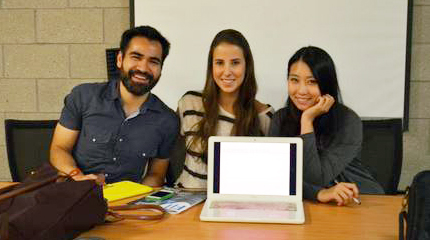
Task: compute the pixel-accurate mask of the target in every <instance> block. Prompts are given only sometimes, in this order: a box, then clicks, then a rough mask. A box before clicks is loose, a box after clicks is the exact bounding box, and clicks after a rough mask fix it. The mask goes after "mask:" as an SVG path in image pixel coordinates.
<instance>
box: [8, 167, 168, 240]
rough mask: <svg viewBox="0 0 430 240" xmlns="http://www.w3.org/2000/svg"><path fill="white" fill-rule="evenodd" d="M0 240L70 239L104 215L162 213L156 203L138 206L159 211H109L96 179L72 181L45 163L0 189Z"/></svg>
mask: <svg viewBox="0 0 430 240" xmlns="http://www.w3.org/2000/svg"><path fill="white" fill-rule="evenodd" d="M0 192H1V194H0V219H1V232H0V239H1V240H6V239H11V240H15V239H17V240H21V239H22V240H26V239H32V240H50V239H52V240H54V239H55V240H61V239H73V238H75V237H76V236H78V235H79V234H80V233H82V232H84V231H87V230H89V229H90V228H92V227H94V226H95V225H98V224H103V223H104V222H105V217H106V216H107V215H108V216H113V217H115V218H117V219H125V218H130V219H143V220H154V219H161V218H162V217H163V216H164V215H165V211H164V209H163V208H161V207H159V206H141V207H140V208H146V209H149V210H154V211H156V213H158V214H147V215H145V214H139V215H124V214H119V213H118V212H115V211H113V210H124V209H129V208H130V207H128V206H117V207H112V209H111V210H109V208H108V206H107V203H106V200H105V199H104V198H103V189H102V186H100V185H98V184H96V182H95V181H89V180H88V181H73V180H72V179H71V178H68V177H62V176H59V175H58V173H57V171H56V170H55V169H54V168H53V167H52V166H50V165H48V164H47V165H44V166H43V167H41V168H40V169H38V170H37V171H36V172H34V173H33V174H31V175H30V176H29V177H28V178H27V179H26V180H25V181H24V182H23V183H21V184H17V185H15V186H12V187H8V188H5V189H1V190H0Z"/></svg>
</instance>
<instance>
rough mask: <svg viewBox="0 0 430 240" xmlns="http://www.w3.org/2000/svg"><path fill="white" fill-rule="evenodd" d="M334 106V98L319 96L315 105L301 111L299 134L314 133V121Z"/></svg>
mask: <svg viewBox="0 0 430 240" xmlns="http://www.w3.org/2000/svg"><path fill="white" fill-rule="evenodd" d="M333 104H334V98H333V97H332V96H330V95H329V94H326V95H324V96H320V97H319V98H318V99H317V103H316V104H315V105H314V106H312V107H310V108H308V109H306V110H305V111H303V113H302V118H301V120H300V125H301V126H300V134H306V133H311V132H313V131H314V125H313V122H314V119H315V118H316V117H318V116H320V115H322V114H324V113H327V112H328V111H329V110H330V108H331V107H332V106H333Z"/></svg>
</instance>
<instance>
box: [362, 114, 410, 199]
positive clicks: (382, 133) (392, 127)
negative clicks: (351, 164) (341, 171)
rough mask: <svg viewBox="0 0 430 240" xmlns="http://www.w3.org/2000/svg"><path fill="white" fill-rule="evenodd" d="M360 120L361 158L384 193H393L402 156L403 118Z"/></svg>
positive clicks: (395, 189) (400, 169) (400, 167)
mask: <svg viewBox="0 0 430 240" xmlns="http://www.w3.org/2000/svg"><path fill="white" fill-rule="evenodd" d="M362 122H363V149H362V153H361V161H362V163H363V165H364V166H365V167H367V168H368V169H369V171H370V173H371V174H372V175H373V177H374V178H375V179H376V180H377V181H378V182H379V183H380V184H381V185H382V187H383V188H384V190H385V193H386V194H396V193H397V187H398V185H399V179H400V173H401V171H402V159H403V130H402V120H401V119H373V120H363V121H362Z"/></svg>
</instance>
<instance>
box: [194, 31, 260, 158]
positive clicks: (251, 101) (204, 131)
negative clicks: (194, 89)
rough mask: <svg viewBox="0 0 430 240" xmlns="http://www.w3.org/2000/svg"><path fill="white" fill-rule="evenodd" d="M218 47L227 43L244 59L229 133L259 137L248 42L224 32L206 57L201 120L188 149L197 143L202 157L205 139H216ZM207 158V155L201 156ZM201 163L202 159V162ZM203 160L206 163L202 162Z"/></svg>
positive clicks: (236, 34) (255, 85) (217, 37)
mask: <svg viewBox="0 0 430 240" xmlns="http://www.w3.org/2000/svg"><path fill="white" fill-rule="evenodd" d="M221 43H228V44H233V45H235V46H238V47H240V48H241V49H242V52H243V55H244V58H245V76H244V80H243V83H242V85H241V86H240V89H239V95H238V98H237V99H236V102H235V103H234V106H233V111H234V115H235V118H236V119H235V122H234V126H233V129H232V132H231V135H233V136H262V135H263V133H262V132H261V130H260V121H259V119H258V111H257V108H256V101H255V95H256V94H257V81H256V79H255V72H254V59H253V57H252V53H251V48H250V47H249V44H248V41H247V40H246V39H245V37H244V36H243V35H242V34H241V33H240V32H238V31H236V30H233V29H226V30H223V31H221V32H219V33H218V34H217V35H216V36H215V38H214V39H213V41H212V44H211V46H210V50H209V56H208V66H207V71H206V83H205V87H204V89H203V92H202V101H203V107H204V116H203V118H202V120H200V122H199V123H197V132H196V135H197V136H196V137H195V138H194V140H193V141H192V143H191V145H193V144H195V143H197V141H200V143H201V146H202V149H203V151H204V153H206V152H207V146H208V138H209V137H210V136H214V135H216V132H217V129H218V117H219V114H218V109H219V106H218V102H219V101H218V100H219V96H220V94H219V92H220V88H219V87H218V85H217V84H216V83H215V81H214V78H213V53H214V50H215V48H216V47H217V46H218V45H220V44H221ZM204 155H206V154H204ZM203 159H204V158H203ZM204 160H205V159H204Z"/></svg>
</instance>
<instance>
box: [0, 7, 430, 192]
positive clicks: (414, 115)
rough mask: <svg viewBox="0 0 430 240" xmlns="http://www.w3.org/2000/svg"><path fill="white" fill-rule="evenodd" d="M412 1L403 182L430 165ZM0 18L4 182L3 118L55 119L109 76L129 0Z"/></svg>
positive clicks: (425, 62)
mask: <svg viewBox="0 0 430 240" xmlns="http://www.w3.org/2000/svg"><path fill="white" fill-rule="evenodd" d="M414 4H415V6H414V22H413V31H414V34H413V45H412V74H411V101H410V130H409V132H406V133H405V134H404V164H403V172H402V178H401V184H400V188H404V187H405V185H406V184H408V183H409V182H410V181H411V179H412V177H413V175H414V174H415V173H416V172H418V171H419V170H421V169H430V101H429V99H430V98H429V97H427V96H429V95H430V0H415V3H414ZM0 23H1V24H0V181H6V180H10V174H9V168H8V164H7V157H6V150H5V141H4V126H3V122H4V119H6V118H17V119H56V118H58V116H59V112H60V110H61V107H62V103H63V98H64V96H65V94H66V93H68V92H69V91H70V90H71V88H72V87H73V86H75V85H77V84H79V83H83V82H92V81H104V80H105V78H106V64H105V52H104V51H105V49H106V48H109V47H116V46H118V42H119V39H120V36H121V33H122V32H123V31H124V30H125V29H127V28H128V26H129V9H128V0H31V1H28V0H0ZM387 101H389V99H387Z"/></svg>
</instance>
